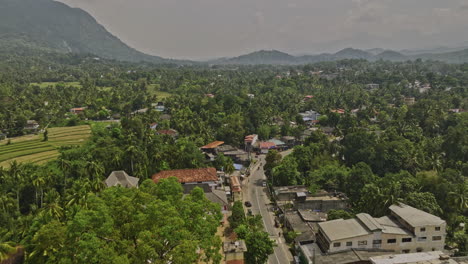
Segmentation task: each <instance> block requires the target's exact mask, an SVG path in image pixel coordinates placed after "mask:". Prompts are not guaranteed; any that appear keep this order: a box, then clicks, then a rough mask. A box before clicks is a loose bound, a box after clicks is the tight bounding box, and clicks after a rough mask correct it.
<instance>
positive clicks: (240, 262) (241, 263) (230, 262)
mask: <svg viewBox="0 0 468 264" xmlns="http://www.w3.org/2000/svg"><path fill="white" fill-rule="evenodd" d="M244 263H245V262H244V260H243V259H233V260H228V261H227V262H226V264H244Z"/></svg>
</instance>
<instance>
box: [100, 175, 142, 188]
mask: <svg viewBox="0 0 468 264" xmlns="http://www.w3.org/2000/svg"><path fill="white" fill-rule="evenodd" d="M139 180H140V179H138V178H136V177H132V176H129V175H128V174H127V173H126V172H125V171H113V172H111V174H110V175H109V177H107V179H106V181H105V184H106V186H107V187H114V186H122V187H125V188H138V181H139Z"/></svg>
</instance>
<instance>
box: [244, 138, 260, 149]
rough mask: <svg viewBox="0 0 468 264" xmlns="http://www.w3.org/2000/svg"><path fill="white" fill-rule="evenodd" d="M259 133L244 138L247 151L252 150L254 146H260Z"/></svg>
mask: <svg viewBox="0 0 468 264" xmlns="http://www.w3.org/2000/svg"><path fill="white" fill-rule="evenodd" d="M257 141H258V135H248V136H245V138H244V144H245V151H247V152H251V151H252V150H253V149H254V148H256V147H257V146H258V144H257Z"/></svg>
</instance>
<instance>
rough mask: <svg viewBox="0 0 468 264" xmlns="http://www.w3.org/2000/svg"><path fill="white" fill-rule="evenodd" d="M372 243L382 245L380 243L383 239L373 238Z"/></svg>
mask: <svg viewBox="0 0 468 264" xmlns="http://www.w3.org/2000/svg"><path fill="white" fill-rule="evenodd" d="M372 244H373V245H380V244H382V240H380V239H379V240H373V241H372Z"/></svg>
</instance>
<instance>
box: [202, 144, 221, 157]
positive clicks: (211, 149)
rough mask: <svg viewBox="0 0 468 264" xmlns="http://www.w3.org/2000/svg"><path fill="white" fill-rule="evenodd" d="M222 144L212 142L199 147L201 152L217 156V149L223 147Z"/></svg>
mask: <svg viewBox="0 0 468 264" xmlns="http://www.w3.org/2000/svg"><path fill="white" fill-rule="evenodd" d="M223 144H224V141H214V142H211V143H209V144H207V145H205V146H203V147H201V150H202V151H203V152H206V153H211V154H214V155H217V154H218V151H217V149H218V147H219V146H221V145H223Z"/></svg>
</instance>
